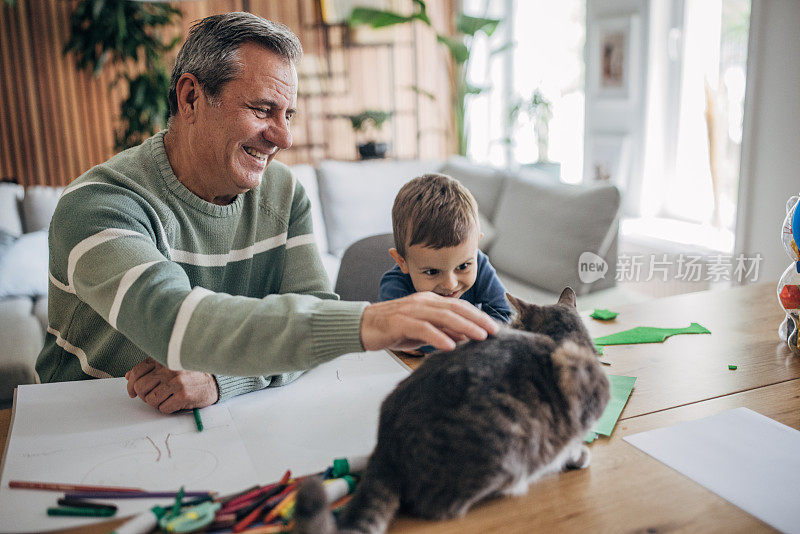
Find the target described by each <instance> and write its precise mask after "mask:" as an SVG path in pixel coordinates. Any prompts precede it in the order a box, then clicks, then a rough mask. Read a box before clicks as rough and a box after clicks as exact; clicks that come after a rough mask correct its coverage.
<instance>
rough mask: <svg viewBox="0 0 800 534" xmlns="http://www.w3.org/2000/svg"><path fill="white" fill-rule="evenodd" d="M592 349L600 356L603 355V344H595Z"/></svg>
mask: <svg viewBox="0 0 800 534" xmlns="http://www.w3.org/2000/svg"><path fill="white" fill-rule="evenodd" d="M594 350H596V351H597V354H599V355H600V356H602V355H603V345H595V346H594Z"/></svg>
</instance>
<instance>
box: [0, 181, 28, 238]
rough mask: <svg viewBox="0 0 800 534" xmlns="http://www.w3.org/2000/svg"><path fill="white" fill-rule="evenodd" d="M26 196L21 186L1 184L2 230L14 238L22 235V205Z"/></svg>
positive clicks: (0, 213)
mask: <svg viewBox="0 0 800 534" xmlns="http://www.w3.org/2000/svg"><path fill="white" fill-rule="evenodd" d="M24 195H25V189H23V188H22V186H21V185H17V184H8V183H0V230H4V231H5V232H6V233H8V234H10V235H12V236H14V237H18V236H20V235H21V234H22V218H21V217H20V203H21V202H22V197H23V196H24Z"/></svg>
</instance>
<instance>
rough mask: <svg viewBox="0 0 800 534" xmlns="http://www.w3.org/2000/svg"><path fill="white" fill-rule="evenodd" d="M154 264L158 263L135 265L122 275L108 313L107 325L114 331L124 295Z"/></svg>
mask: <svg viewBox="0 0 800 534" xmlns="http://www.w3.org/2000/svg"><path fill="white" fill-rule="evenodd" d="M156 263H158V261H150V262H147V263H143V264H141V265H137V266H136V267H133V268H131V269H128V271H127V272H126V273H125V274H124V275H122V279H121V280H120V281H119V286H118V287H117V294H116V295H114V303H113V304H112V305H111V310H109V312H108V324H110V325H111V327H112V328H114V329H115V330H116V329H117V316H118V315H119V308H120V306H122V299H124V298H125V294H126V293H127V292H128V290H129V289H130V288H131V286H132V285H133V284H135V283H136V280H138V279H139V277H140V276H142V274H144V272H145V271H146V270H147V269H148V267H150V266H151V265H153V264H156Z"/></svg>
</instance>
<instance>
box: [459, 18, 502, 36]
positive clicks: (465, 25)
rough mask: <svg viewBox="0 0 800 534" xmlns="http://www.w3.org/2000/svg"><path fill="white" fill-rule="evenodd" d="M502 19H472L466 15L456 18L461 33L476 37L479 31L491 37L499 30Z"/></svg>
mask: <svg viewBox="0 0 800 534" xmlns="http://www.w3.org/2000/svg"><path fill="white" fill-rule="evenodd" d="M500 22H502V19H487V18H483V17H470V16H469V15H465V14H464V13H459V14H458V16H457V17H456V28H457V29H458V31H459V32H460V33H463V34H466V35H469V36H474V35H475V34H476V33H478V32H479V31H482V32H483V33H485V34H486V35H489V36H491V35H492V34H493V33H494V31H495V30H496V29H497V25H498V24H500Z"/></svg>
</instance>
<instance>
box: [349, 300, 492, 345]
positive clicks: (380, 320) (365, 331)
mask: <svg viewBox="0 0 800 534" xmlns="http://www.w3.org/2000/svg"><path fill="white" fill-rule="evenodd" d="M498 329H499V326H498V324H497V323H496V322H495V321H494V320H493V319H492V318H491V317H489V316H488V315H486V314H485V313H484V312H482V311H480V310H479V309H478V308H476V307H475V306H473V305H472V304H470V303H469V302H466V301H464V300H461V299H454V298H446V297H440V296H439V295H436V294H434V293H431V292H423V293H414V294H413V295H409V296H407V297H403V298H400V299H396V300H387V301H385V302H378V303H377V304H370V305H369V306H367V307H366V308H365V309H364V313H363V315H362V316H361V344H362V345H363V347H364V350H380V349H394V350H409V349H416V348H417V347H419V346H421V345H433V346H434V347H436V348H437V349H440V350H451V349H454V348H455V346H456V343H457V342H459V341H463V340H465V339H477V340H481V339H486V336H487V335H488V334H496V333H497V331H498Z"/></svg>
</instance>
